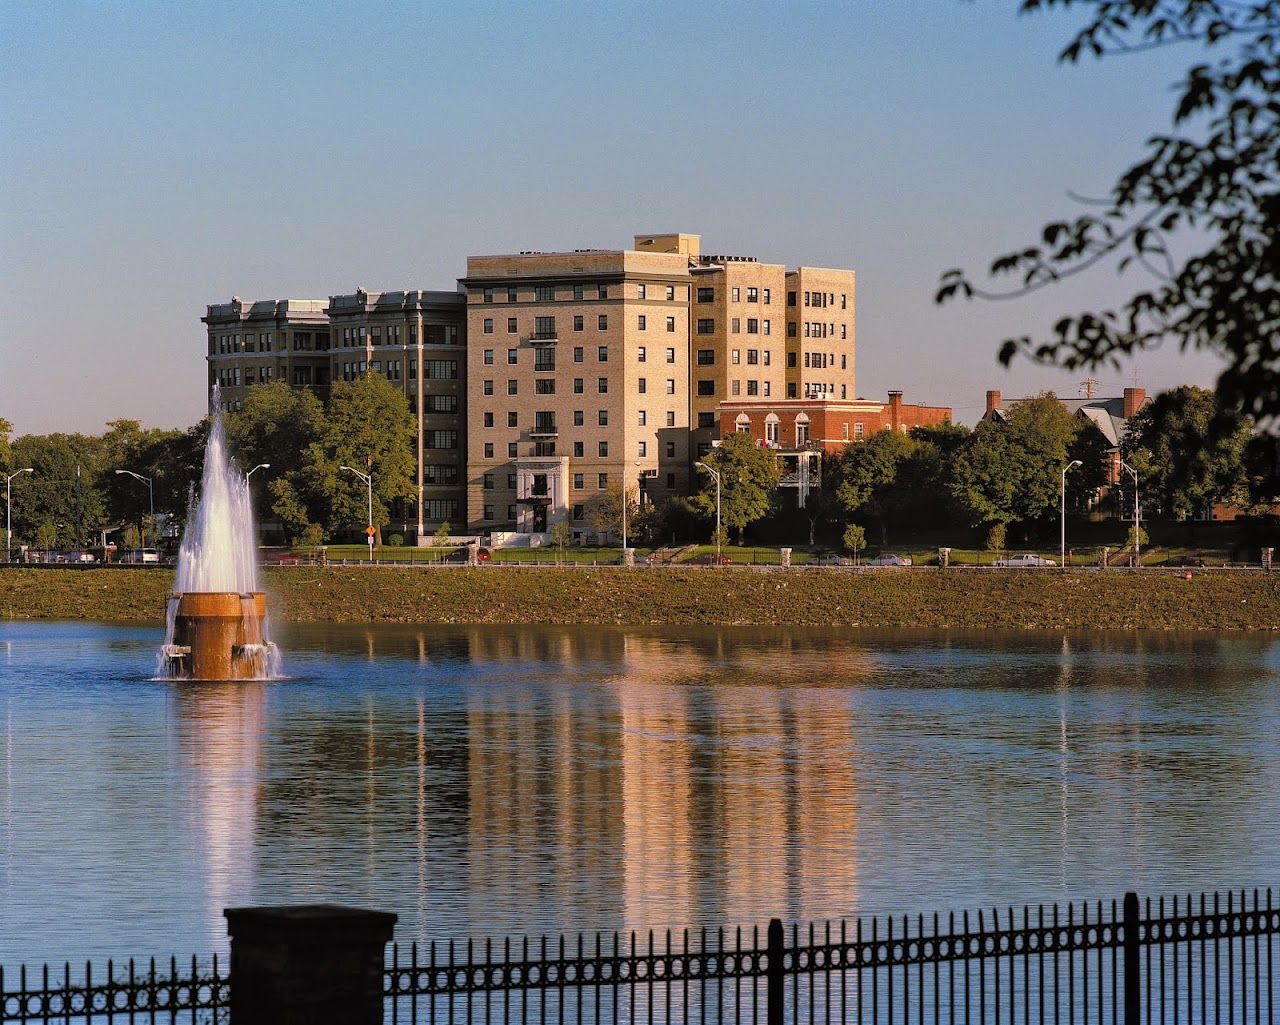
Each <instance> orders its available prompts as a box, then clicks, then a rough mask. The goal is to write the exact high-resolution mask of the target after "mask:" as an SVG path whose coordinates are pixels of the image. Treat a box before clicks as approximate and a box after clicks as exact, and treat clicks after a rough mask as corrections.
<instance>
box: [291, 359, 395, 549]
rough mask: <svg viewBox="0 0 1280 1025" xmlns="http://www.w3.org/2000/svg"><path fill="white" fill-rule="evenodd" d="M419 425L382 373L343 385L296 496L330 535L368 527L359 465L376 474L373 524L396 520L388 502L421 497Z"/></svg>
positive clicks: (305, 464)
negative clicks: (354, 471) (418, 481)
mask: <svg viewBox="0 0 1280 1025" xmlns="http://www.w3.org/2000/svg"><path fill="white" fill-rule="evenodd" d="M416 437H417V426H416V424H415V422H414V419H413V416H412V415H411V414H410V412H409V405H408V403H407V402H405V398H404V395H403V394H401V393H400V392H399V391H397V390H396V388H395V387H394V386H393V385H392V384H391V382H390V381H388V380H387V379H386V378H385V377H383V376H382V375H381V374H365V375H364V376H363V377H361V378H360V379H359V380H358V381H354V382H350V383H348V382H345V381H339V382H336V383H335V384H334V385H333V389H332V391H331V392H330V393H329V404H328V406H327V407H326V408H325V413H324V418H323V422H322V424H321V426H320V430H319V436H318V437H317V439H316V440H315V441H314V442H312V443H311V444H310V445H309V446H308V447H307V454H306V457H305V458H304V460H303V468H302V470H301V471H299V474H298V480H297V481H296V482H295V491H296V492H297V494H298V495H299V496H300V497H305V498H306V499H308V501H307V507H308V508H309V509H310V510H311V512H312V514H313V515H315V516H318V517H320V518H322V520H323V522H324V524H325V526H326V528H327V529H328V532H329V534H331V535H332V534H334V533H336V532H338V531H340V530H348V531H349V530H351V529H352V528H353V527H354V526H356V525H363V524H364V523H365V522H366V517H367V515H368V511H367V492H366V490H365V485H364V483H363V482H362V481H360V480H358V479H356V478H355V477H354V476H353V475H351V474H348V473H345V472H344V471H343V470H342V469H341V467H342V466H353V467H355V468H356V469H357V470H360V471H361V472H362V473H371V474H372V475H373V525H374V526H375V527H376V528H378V529H380V526H379V525H380V524H382V523H384V522H386V521H387V520H388V519H390V516H391V514H390V511H389V509H388V506H387V504H386V503H388V502H394V501H397V500H400V501H406V500H412V499H416V498H417V494H418V489H417V486H416V485H415V483H414V474H415V472H416V466H415V459H414V444H415V441H416Z"/></svg>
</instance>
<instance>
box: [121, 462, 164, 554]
mask: <svg viewBox="0 0 1280 1025" xmlns="http://www.w3.org/2000/svg"><path fill="white" fill-rule="evenodd" d="M116 473H117V474H121V473H125V474H128V475H129V476H130V477H134V478H136V479H137V480H140V481H142V483H143V484H145V485H146V486H147V497H148V499H149V501H150V503H151V526H152V529H154V528H155V523H156V493H155V488H154V486H153V485H154V481H153V479H152V478H151V477H144V476H142V474H140V473H134V472H133V471H132V470H117V471H116ZM142 547H143V548H146V547H147V532H146V531H145V530H144V531H143V532H142Z"/></svg>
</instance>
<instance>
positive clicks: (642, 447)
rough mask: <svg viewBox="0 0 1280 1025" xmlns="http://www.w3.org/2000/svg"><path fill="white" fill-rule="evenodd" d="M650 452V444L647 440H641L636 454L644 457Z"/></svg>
mask: <svg viewBox="0 0 1280 1025" xmlns="http://www.w3.org/2000/svg"><path fill="white" fill-rule="evenodd" d="M648 454H649V446H648V445H647V444H646V443H645V442H643V441H642V442H639V443H638V444H637V446H636V455H638V456H639V457H640V458H641V459H643V458H644V457H645V456H646V455H648Z"/></svg>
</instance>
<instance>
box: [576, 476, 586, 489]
mask: <svg viewBox="0 0 1280 1025" xmlns="http://www.w3.org/2000/svg"><path fill="white" fill-rule="evenodd" d="M586 477H587V475H586V474H585V473H575V474H574V475H573V490H574V491H581V490H582V489H583V488H585V487H586V486H587V481H586Z"/></svg>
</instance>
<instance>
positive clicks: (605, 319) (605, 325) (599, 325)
mask: <svg viewBox="0 0 1280 1025" xmlns="http://www.w3.org/2000/svg"><path fill="white" fill-rule="evenodd" d="M596 329H597V330H599V331H608V330H609V315H608V314H607V313H602V314H600V315H599V316H598V317H596Z"/></svg>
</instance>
